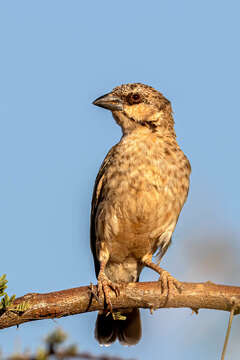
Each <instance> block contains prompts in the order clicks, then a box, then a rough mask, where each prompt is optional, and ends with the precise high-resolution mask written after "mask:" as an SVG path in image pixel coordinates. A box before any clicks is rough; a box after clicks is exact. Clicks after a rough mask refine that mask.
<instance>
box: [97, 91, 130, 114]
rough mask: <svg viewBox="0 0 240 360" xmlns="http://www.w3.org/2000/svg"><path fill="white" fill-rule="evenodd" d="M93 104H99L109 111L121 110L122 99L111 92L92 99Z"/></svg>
mask: <svg viewBox="0 0 240 360" xmlns="http://www.w3.org/2000/svg"><path fill="white" fill-rule="evenodd" d="M93 105H96V106H100V107H103V108H104V109H108V110H111V111H122V110H123V104H122V100H121V99H120V98H119V97H117V96H115V95H112V94H111V93H109V94H106V95H103V96H100V97H99V98H97V99H96V100H94V101H93Z"/></svg>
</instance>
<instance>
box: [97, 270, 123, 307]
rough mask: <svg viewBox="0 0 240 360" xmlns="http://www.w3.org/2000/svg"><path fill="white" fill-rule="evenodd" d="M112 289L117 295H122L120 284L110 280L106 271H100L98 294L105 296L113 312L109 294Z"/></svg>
mask: <svg viewBox="0 0 240 360" xmlns="http://www.w3.org/2000/svg"><path fill="white" fill-rule="evenodd" d="M110 290H113V291H114V292H115V294H116V296H118V295H120V289H119V285H118V284H116V283H114V282H112V281H111V280H109V279H108V277H107V276H106V275H105V273H101V272H100V274H99V276H98V296H99V297H101V296H102V295H103V296H104V299H105V302H106V304H107V309H108V310H109V311H110V312H111V313H112V303H111V300H110V295H109V293H110Z"/></svg>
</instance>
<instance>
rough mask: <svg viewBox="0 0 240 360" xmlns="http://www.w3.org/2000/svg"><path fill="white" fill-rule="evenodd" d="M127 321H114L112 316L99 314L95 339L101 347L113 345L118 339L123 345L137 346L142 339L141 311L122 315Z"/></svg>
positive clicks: (137, 310) (133, 310)
mask: <svg viewBox="0 0 240 360" xmlns="http://www.w3.org/2000/svg"><path fill="white" fill-rule="evenodd" d="M121 315H123V316H125V317H126V320H114V319H113V317H112V315H111V314H109V315H107V316H106V314H103V313H99V314H98V317H97V320H96V326H95V338H96V339H97V341H98V342H99V344H101V345H105V346H108V345H111V344H112V343H113V342H114V341H115V340H116V339H117V338H118V339H119V342H120V343H121V344H122V345H128V346H130V345H135V344H137V343H138V342H139V340H140V339H141V335H142V331H141V320H140V312H139V309H132V310H131V311H129V312H127V313H121Z"/></svg>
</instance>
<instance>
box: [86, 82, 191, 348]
mask: <svg viewBox="0 0 240 360" xmlns="http://www.w3.org/2000/svg"><path fill="white" fill-rule="evenodd" d="M94 105H97V106H101V107H104V108H106V109H109V110H111V111H112V114H113V117H114V119H115V120H116V122H117V123H118V124H119V125H120V126H121V128H122V132H123V136H122V138H121V140H120V141H119V143H118V144H117V145H115V146H113V148H112V149H111V150H110V151H109V153H108V154H107V156H106V158H105V160H104V161H103V163H102V166H101V168H100V170H99V173H98V175H97V179H96V182H95V187H94V192H93V199H92V212H91V249H92V253H93V257H94V263H95V270H96V276H97V278H98V291H99V293H100V294H101V293H104V295H105V300H106V303H107V305H108V309H109V310H110V312H111V314H110V315H108V316H106V312H105V313H104V312H103V313H99V315H98V319H97V322H96V329H95V336H96V339H97V340H98V341H99V343H100V344H104V345H108V344H111V343H112V342H114V341H115V340H116V339H117V338H118V339H119V341H120V342H121V343H122V344H125V345H133V344H136V343H137V342H138V341H139V340H140V338H141V322H140V315H139V310H138V309H134V310H133V309H129V310H128V311H125V313H124V314H121V315H122V316H123V318H125V320H119V313H118V312H113V311H112V308H111V302H110V299H109V295H108V294H109V290H110V288H111V289H113V290H115V291H116V293H118V290H119V289H118V283H121V282H136V281H138V279H139V275H140V273H141V271H142V269H143V267H144V266H148V267H150V268H152V269H153V270H155V271H157V272H158V273H159V274H160V276H161V282H162V288H163V293H165V294H166V295H167V294H168V293H169V292H170V291H171V290H174V286H175V287H177V288H179V287H180V286H181V284H180V283H179V282H178V281H177V280H176V279H174V278H173V277H172V276H171V275H170V274H169V273H168V272H167V271H165V270H163V269H162V268H160V267H159V265H157V264H155V263H153V262H152V255H153V254H154V253H155V252H156V251H158V260H159V262H160V259H161V258H162V256H163V255H164V254H165V252H166V250H167V249H168V247H169V245H170V242H171V237H172V233H173V231H174V229H175V226H176V223H177V220H178V216H179V214H180V211H181V209H182V206H183V204H184V202H185V200H186V198H187V194H188V188H189V175H190V172H191V167H190V164H189V161H188V159H187V158H186V156H185V155H184V153H183V152H182V151H181V149H180V147H179V145H178V143H177V141H176V135H175V131H174V120H173V116H172V108H171V104H170V102H169V101H168V100H167V99H166V98H165V97H164V96H163V95H162V94H161V93H159V92H158V91H156V90H155V89H153V88H152V87H150V86H147V85H143V84H126V85H122V86H119V87H116V88H115V89H113V91H112V92H111V93H109V94H107V95H104V96H102V97H100V98H98V99H96V100H95V101H94ZM120 317H121V316H120ZM114 319H115V320H114Z"/></svg>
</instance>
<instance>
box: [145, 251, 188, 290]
mask: <svg viewBox="0 0 240 360" xmlns="http://www.w3.org/2000/svg"><path fill="white" fill-rule="evenodd" d="M142 263H143V264H144V265H145V266H147V267H149V268H150V269H153V270H155V271H156V272H157V273H158V274H159V275H160V279H159V281H161V285H162V293H163V295H165V296H171V294H172V293H174V292H175V289H177V290H178V291H181V288H182V284H181V282H180V281H179V280H177V279H175V278H174V277H173V276H172V275H171V274H169V272H168V271H166V270H164V269H163V268H161V267H160V266H159V265H157V264H155V263H154V262H153V261H152V255H145V256H144V257H143V258H142Z"/></svg>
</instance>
